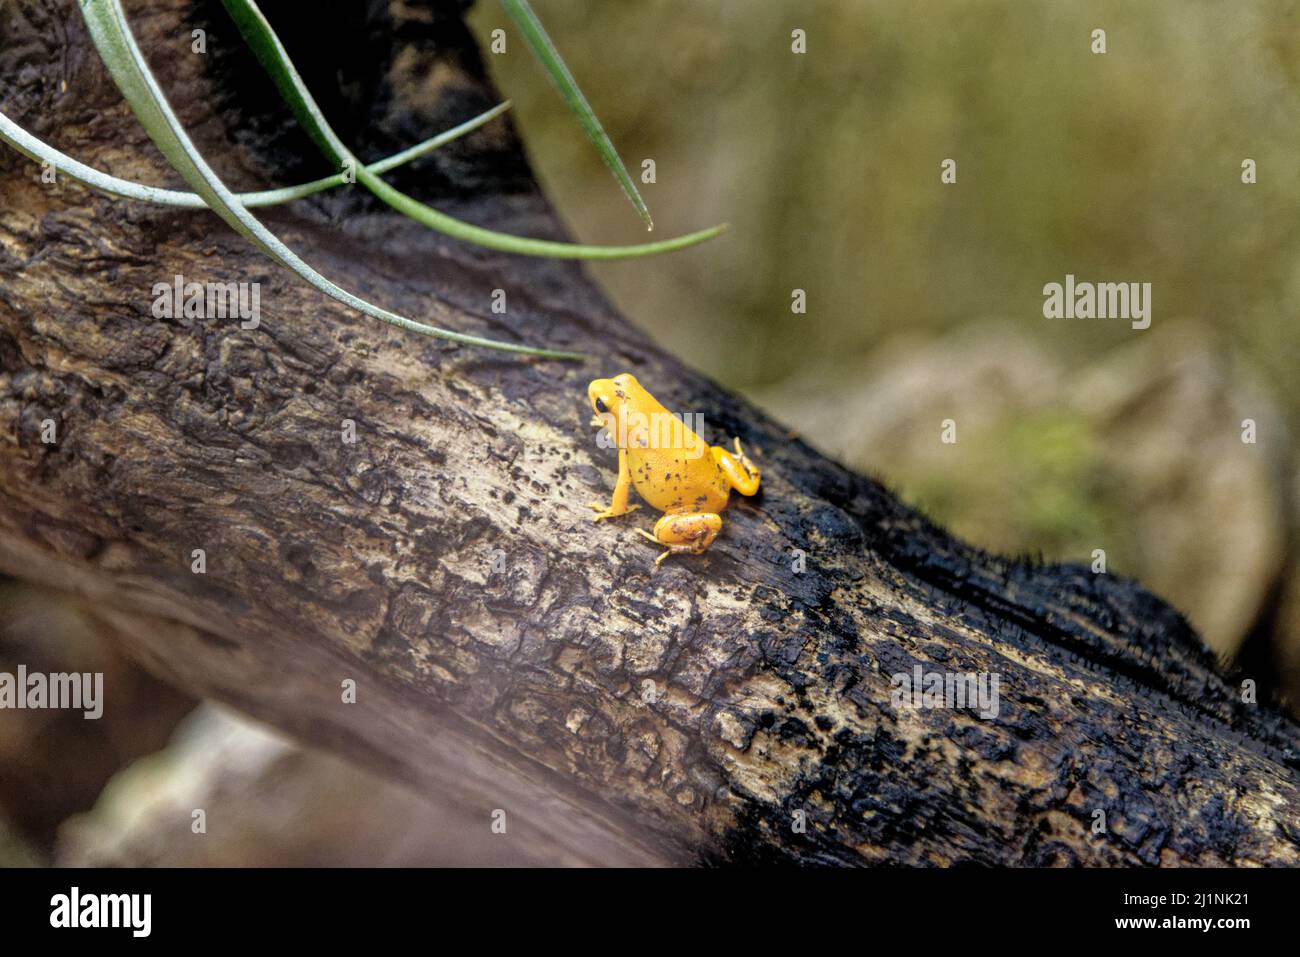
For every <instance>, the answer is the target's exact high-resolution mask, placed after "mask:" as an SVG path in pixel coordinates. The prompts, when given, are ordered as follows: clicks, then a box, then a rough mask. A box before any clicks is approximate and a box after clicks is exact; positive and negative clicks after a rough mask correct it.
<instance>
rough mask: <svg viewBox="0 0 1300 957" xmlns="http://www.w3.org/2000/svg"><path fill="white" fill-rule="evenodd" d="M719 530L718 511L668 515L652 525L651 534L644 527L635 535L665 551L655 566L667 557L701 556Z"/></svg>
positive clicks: (671, 513)
mask: <svg viewBox="0 0 1300 957" xmlns="http://www.w3.org/2000/svg"><path fill="white" fill-rule="evenodd" d="M720 531H722V516H721V515H719V514H718V513H717V512H669V513H667V514H666V515H664V517H663V518H661V519H659V521H657V522H655V530H654V534H651V533H650V532H647V531H646V530H645V529H644V528H638V529H637V532H639V533H640V534H641V535H644V536H645V537H646V538H648V539H650V541H652V542H654V543H656V544H658V545H663V546H665V547H666V548H667V549H668V551H666V552H664V553H663V554H662V555H660V556H659V557H658V558H656V559H655V565H656V566H658V565H659V564H660V563H661V562H663V560H664V559H665V558H667V557H668V556H669V555H703V554H704V552H705V550H706V549H707V548H708V547H709V546H710V545H712V544H713V540H714V539H715V538H717V537H718V532H720Z"/></svg>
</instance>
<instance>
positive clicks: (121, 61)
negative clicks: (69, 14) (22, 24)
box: [80, 0, 585, 359]
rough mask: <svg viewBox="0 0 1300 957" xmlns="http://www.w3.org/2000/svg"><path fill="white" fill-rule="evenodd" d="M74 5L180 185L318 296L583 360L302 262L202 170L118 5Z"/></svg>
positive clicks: (421, 329) (412, 326)
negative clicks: (356, 286) (469, 327)
mask: <svg viewBox="0 0 1300 957" xmlns="http://www.w3.org/2000/svg"><path fill="white" fill-rule="evenodd" d="M80 3H81V13H82V16H83V17H84V18H85V20H86V26H87V27H88V28H89V31H90V35H91V38H92V40H93V41H94V43H95V47H96V49H97V50H98V51H99V55H100V57H101V58H102V59H103V61H104V65H105V66H107V67H108V71H109V73H110V74H111V75H112V77H113V80H114V82H115V83H116V84H117V86H118V88H119V89H120V90H121V91H122V95H123V96H124V97H125V98H126V101H127V102H128V103H129V104H130V105H131V109H132V111H134V113H135V115H136V117H137V118H138V119H139V120H140V123H141V124H142V125H143V126H144V128H145V131H146V132H147V133H148V134H149V137H150V139H152V140H153V141H154V144H155V145H156V146H157V147H158V149H159V150H161V151H162V154H163V155H164V156H165V157H166V158H167V160H168V162H170V163H171V164H172V166H174V167H175V168H176V171H177V172H178V173H180V174H181V177H182V178H183V179H184V180H185V182H187V183H189V185H190V187H191V188H192V189H193V190H194V191H195V192H196V193H198V194H199V195H200V196H201V197H203V201H204V202H205V203H207V204H208V205H209V206H211V207H212V210H213V212H215V213H216V214H217V215H218V216H220V217H221V218H222V219H224V220H225V221H226V222H227V223H228V224H229V225H230V227H231V228H232V229H234V230H236V231H237V232H239V233H240V234H242V235H244V236H245V237H247V238H248V239H249V240H251V241H252V242H253V243H254V244H255V245H257V246H258V247H259V248H260V249H261V250H262V251H263V252H265V253H266V254H267V255H268V256H270V257H271V258H272V259H274V260H275V261H276V262H278V263H280V264H281V265H283V266H284V267H285V268H287V269H290V270H292V271H293V272H295V273H297V274H298V275H299V276H300V277H302V278H303V279H305V280H306V281H307V282H309V283H311V284H312V285H313V286H315V287H316V288H317V289H319V290H320V291H321V292H323V293H325V294H326V295H328V296H331V297H332V298H334V299H337V300H338V301H339V302H342V303H345V304H346V305H349V306H351V307H352V308H354V309H358V310H360V311H361V312H364V313H366V314H367V315H369V316H373V317H374V318H376V319H381V320H383V321H384V322H388V323H391V324H392V325H395V326H400V327H401V328H403V329H409V330H410V331H412V332H418V333H421V334H423V335H426V336H433V337H435V338H438V339H448V340H450V341H452V342H459V343H463V344H465V345H473V346H484V347H487V348H489V349H500V350H504V351H506V352H518V353H525V354H528V355H537V356H546V357H548V358H554V359H582V358H585V357H584V356H582V355H581V354H579V353H573V352H560V351H556V350H550V349H535V348H531V347H528V346H519V345H513V344H511V343H505V342H497V341H495V340H492V339H482V338H479V337H478V336H470V335H466V334H464V333H459V332H452V331H450V330H448V329H439V328H437V327H435V326H429V325H425V324H424V323H422V322H416V321H414V320H412V319H407V318H406V317H405V316H399V315H398V314H397V313H395V312H389V311H388V310H387V309H382V308H380V307H379V306H376V305H373V304H372V303H369V302H367V301H366V300H364V299H361V298H359V297H358V296H354V295H353V294H352V293H350V292H348V291H347V290H345V289H343V288H342V287H340V286H337V285H335V284H334V283H332V282H330V281H329V280H328V279H326V278H325V277H324V276H322V275H321V274H320V273H318V272H317V271H316V270H314V269H312V268H311V267H310V266H308V265H307V264H306V263H305V262H303V261H302V259H300V258H299V257H298V255H297V254H296V253H294V252H293V250H291V249H290V248H289V247H288V246H286V245H285V244H284V243H282V242H281V241H280V240H279V239H278V238H276V236H275V235H274V234H272V233H271V232H270V230H268V229H267V228H266V227H265V226H263V225H262V224H261V223H260V222H259V221H258V219H257V218H256V217H255V216H254V215H253V214H252V213H250V212H249V211H248V210H246V209H245V208H244V207H243V206H241V205H240V203H239V200H237V199H236V198H235V196H234V194H233V193H231V192H230V190H229V189H228V188H226V185H225V184H224V183H222V182H221V179H220V178H219V177H218V176H217V174H216V173H215V172H213V170H212V168H211V167H210V166H208V164H207V161H206V160H204V159H203V157H202V155H200V153H199V151H198V150H197V149H196V148H195V146H194V144H193V142H191V140H190V138H189V135H188V134H187V133H186V132H185V130H184V128H183V127H182V126H181V124H180V121H179V120H178V119H177V118H176V114H175V113H174V112H173V111H172V108H171V105H170V104H168V102H167V98H166V97H165V96H164V95H163V92H162V90H161V89H160V88H159V86H158V81H157V80H156V79H155V78H154V75H153V73H152V72H151V71H150V70H149V64H148V63H147V62H145V59H144V55H143V54H142V53H141V52H140V48H139V47H138V46H137V45H136V42H135V37H134V36H133V35H132V33H131V28H130V27H129V26H128V25H127V22H126V17H125V15H124V14H123V13H122V6H121V3H120V2H119V0H80ZM360 172H361V170H358V173H360Z"/></svg>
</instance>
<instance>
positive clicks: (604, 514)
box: [590, 449, 641, 522]
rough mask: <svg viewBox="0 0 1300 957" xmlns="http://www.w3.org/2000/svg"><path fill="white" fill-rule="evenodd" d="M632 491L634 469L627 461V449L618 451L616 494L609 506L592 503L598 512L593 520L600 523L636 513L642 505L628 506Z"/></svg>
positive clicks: (610, 500) (612, 496)
mask: <svg viewBox="0 0 1300 957" xmlns="http://www.w3.org/2000/svg"><path fill="white" fill-rule="evenodd" d="M631 491H632V469H631V467H630V466H629V465H628V461H627V449H619V450H618V481H617V482H615V483H614V494H613V495H611V496H610V499H609V505H608V506H606V505H603V504H602V503H600V502H592V503H590V505H591V507H592V508H594V509H595V510H596V514H595V515H594V516H593V520H594V521H597V522H599V521H600V520H601V519H603V518H618V517H619V516H620V515H626V514H627V513H628V512H635V511H636V510H637V509H638V508H640V507H641V506H640V505H629V504H627V496H628V493H629V492H631Z"/></svg>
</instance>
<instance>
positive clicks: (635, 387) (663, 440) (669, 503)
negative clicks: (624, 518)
mask: <svg viewBox="0 0 1300 957" xmlns="http://www.w3.org/2000/svg"><path fill="white" fill-rule="evenodd" d="M587 398H588V399H589V400H590V402H591V408H592V411H593V412H594V413H595V416H594V417H593V418H592V421H591V424H592V425H594V426H602V427H604V428H606V429H608V430H609V434H610V436H611V438H613V440H614V443H615V444H616V445H617V446H618V482H617V483H616V484H615V485H614V494H613V496H612V497H611V498H610V500H609V505H608V506H606V505H604V504H603V503H601V502H592V503H591V507H592V508H594V509H595V510H596V515H595V520H596V521H598V522H599V521H601V520H602V519H606V518H616V517H618V516H619V515H625V514H627V513H628V512H631V511H633V510H635V509H637V508H640V506H639V505H628V504H627V496H628V490H629V489H630V487H631V486H633V485H635V486H636V490H637V493H638V494H639V495H640V496H641V497H642V498H643V499H645V500H646V502H648V503H649V504H650V505H652V506H653V507H655V508H657V509H659V510H660V511H661V512H663V513H664V515H663V517H662V518H660V519H659V521H658V522H656V523H655V530H654V534H651V533H650V532H647V531H646V530H645V529H643V528H638V529H637V532H638V533H640V534H641V535H644V536H645V537H646V538H648V539H650V540H651V541H652V542H655V543H656V544H659V545H663V546H665V547H666V548H667V549H668V551H666V552H664V553H663V554H662V555H660V556H659V557H658V558H656V559H655V566H656V567H658V565H659V564H660V562H662V561H663V560H664V559H665V558H667V557H668V556H669V555H679V554H690V555H701V554H703V553H704V551H705V549H707V548H708V547H709V546H710V545H711V544H713V540H714V539H715V538H717V537H718V532H719V531H720V530H721V529H722V516H721V515H719V514H718V513H719V512H721V511H722V510H723V509H724V508H726V507H727V500H728V498H729V497H730V495H731V490H732V489H733V488H734V489H735V490H736V491H737V492H739V493H740V494H741V495H753V494H754V493H755V492H757V491H758V483H759V479H760V474H759V471H758V467H757V466H755V465H754V463H753V462H751V461H750V460H749V459H748V458H747V457H746V455H745V453H744V452H743V451H741V448H740V439H736V454H735V455H732V454H731V453H730V452H728V451H727V450H726V449H724V448H721V447H719V446H716V445H715V446H713V447H709V446H707V445H705V443H704V440H703V439H701V438H700V437H699V436H698V435H696V434H695V432H694V431H692V430H691V429H690V428H689V426H688V425H686V423H685V422H684V421H683V420H682V419H679V418H677V417H676V416H674V415H673V414H672V413H670V412H669V411H668V410H667V409H665V408H664V407H663V406H662V405H660V404H659V402H658V401H657V400H656V399H655V397H654V396H652V395H651V394H650V393H649V392H647V391H646V390H645V389H643V388H642V387H641V384H640V383H639V382H637V381H636V379H635V378H634V377H633V376H632V375H631V374H630V373H627V372H625V373H623V374H622V375H619V376H615V377H614V378H612V379H596V380H595V381H594V382H592V383H591V385H589V386H587Z"/></svg>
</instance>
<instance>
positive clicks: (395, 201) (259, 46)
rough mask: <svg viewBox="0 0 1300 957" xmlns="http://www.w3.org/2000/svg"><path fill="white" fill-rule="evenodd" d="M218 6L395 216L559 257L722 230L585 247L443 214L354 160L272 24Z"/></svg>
mask: <svg viewBox="0 0 1300 957" xmlns="http://www.w3.org/2000/svg"><path fill="white" fill-rule="evenodd" d="M222 2H223V3H224V4H225V7H226V10H227V12H229V14H230V15H231V17H232V18H233V19H234V21H235V24H236V25H237V26H238V27H239V32H240V33H241V34H243V37H244V41H245V42H246V43H247V44H248V45H249V46H250V47H251V48H252V50H253V52H254V53H255V54H256V55H257V58H258V60H259V61H261V64H262V66H263V67H264V68H265V69H266V71H267V72H268V73H269V74H270V75H271V78H272V79H273V80H274V81H275V84H276V86H277V87H279V89H280V95H281V96H283V97H284V99H285V102H287V103H288V104H289V107H290V108H291V109H292V110H293V112H294V115H295V116H297V118H298V122H299V123H301V124H302V125H303V128H304V129H305V130H307V132H308V134H310V136H311V138H312V139H313V140H314V141H315V142H316V144H317V145H318V146H319V147H320V148H321V150H322V151H323V152H324V153H325V155H326V157H328V158H329V160H330V161H331V162H333V163H337V164H339V165H340V166H345V165H351V166H352V167H353V168H354V169H356V173H357V182H359V183H361V184H362V185H363V186H365V187H366V188H367V189H368V190H370V191H371V192H372V193H374V194H375V195H376V196H378V197H379V198H380V199H381V200H383V201H384V202H385V203H387V204H388V205H389V206H391V207H393V208H394V209H396V210H397V211H398V212H400V213H402V214H403V215H406V216H409V217H410V218H411V219H414V220H415V221H416V222H419V223H423V224H424V225H425V226H428V227H429V228H430V229H435V230H437V231H438V232H441V233H445V234H447V235H448V236H453V237H455V238H456V239H463V240H465V241H466V242H471V243H476V244H478V245H480V246H486V247H488V248H489V249H498V250H501V251H503V252H508V253H521V254H523V255H527V256H549V257H552V258H557V259H629V258H632V257H636V256H649V255H652V254H654V253H665V252H671V251H673V250H675V249H683V248H685V247H687V246H693V245H695V244H696V243H700V242H704V241H705V240H706V239H712V238H713V237H714V236H717V235H719V234H720V233H721V232H723V231H724V230H725V229H726V225H725V224H724V225H720V226H715V227H713V228H712V229H704V230H701V231H699V232H697V233H690V234H689V235H686V236H678V237H676V238H674V239H666V240H663V241H661V242H656V243H643V244H641V245H636V246H584V245H575V244H573V243H559V242H552V241H549V240H543V239H528V238H525V237H523V236H511V235H509V234H507V233H498V232H494V231H492V230H490V229H484V228H483V227H481V226H473V225H471V224H469V223H465V222H462V221H461V220H459V219H455V218H453V217H451V216H448V215H447V214H446V213H441V212H439V211H438V210H436V209H433V208H432V207H429V206H426V205H424V204H423V203H421V202H419V201H418V200H415V199H412V198H411V197H410V196H407V195H406V194H405V193H402V192H400V191H398V190H396V189H394V188H393V187H391V186H389V185H388V184H387V183H385V182H384V181H383V180H382V179H380V178H379V177H378V176H375V175H374V174H373V173H370V172H369V171H368V170H366V169H365V168H364V167H363V166H361V164H360V163H358V162H357V159H356V157H354V156H353V155H352V152H351V151H350V150H349V149H348V148H347V146H345V145H344V143H343V141H342V140H340V139H339V137H338V135H337V134H336V133H335V132H334V130H333V129H332V128H331V127H330V125H329V123H328V122H327V121H326V119H325V116H324V114H322V113H321V111H320V107H319V106H317V104H316V100H315V99H314V98H313V97H312V95H311V93H310V91H308V89H307V85H306V84H305V83H304V82H303V79H302V77H301V76H300V75H299V74H298V71H297V69H295V68H294V65H293V63H292V61H290V59H289V55H288V53H287V52H286V51H285V49H284V46H283V44H281V43H280V38H279V37H277V36H276V35H275V31H273V30H272V29H271V25H270V23H268V22H267V20H266V17H265V16H263V15H262V11H261V10H260V9H258V6H257V4H256V3H254V2H253V0H222Z"/></svg>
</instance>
